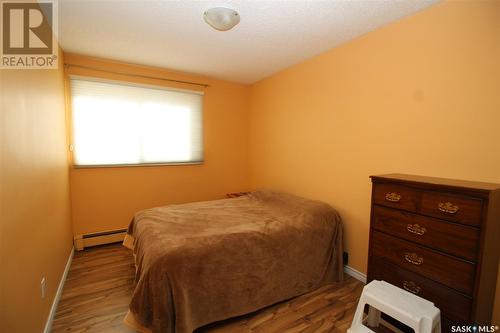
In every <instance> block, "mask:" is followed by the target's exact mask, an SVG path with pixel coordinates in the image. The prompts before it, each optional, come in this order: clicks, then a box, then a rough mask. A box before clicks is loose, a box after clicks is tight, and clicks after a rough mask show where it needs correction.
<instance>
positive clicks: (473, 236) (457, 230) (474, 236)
mask: <svg viewBox="0 0 500 333" xmlns="http://www.w3.org/2000/svg"><path fill="white" fill-rule="evenodd" d="M372 210H373V211H372V226H373V228H375V229H377V230H379V231H383V232H385V233H388V234H391V235H394V236H396V237H398V238H404V239H406V240H409V241H412V242H416V243H419V244H422V245H425V246H429V247H432V248H435V249H437V250H440V251H442V252H446V253H449V254H453V255H455V256H458V257H461V258H464V259H467V260H470V261H476V256H477V253H476V252H477V244H478V242H479V229H476V228H473V227H469V226H464V225H460V224H456V223H450V222H445V221H442V220H438V219H434V218H431V217H426V216H422V215H416V214H412V213H408V212H404V211H399V210H395V209H390V208H385V207H380V206H376V205H374V206H373V207H372Z"/></svg>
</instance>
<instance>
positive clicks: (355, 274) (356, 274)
mask: <svg viewBox="0 0 500 333" xmlns="http://www.w3.org/2000/svg"><path fill="white" fill-rule="evenodd" d="M344 273H346V274H348V275H350V276H352V277H353V278H355V279H356V280H359V281H361V282H363V283H366V274H363V273H361V272H360V271H358V270H355V269H354V268H352V267H350V266H347V265H345V266H344Z"/></svg>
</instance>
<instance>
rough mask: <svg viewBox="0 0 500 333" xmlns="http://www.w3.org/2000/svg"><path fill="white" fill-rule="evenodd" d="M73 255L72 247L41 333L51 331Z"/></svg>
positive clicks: (73, 249)
mask: <svg viewBox="0 0 500 333" xmlns="http://www.w3.org/2000/svg"><path fill="white" fill-rule="evenodd" d="M74 254H75V248H74V247H72V248H71V253H70V254H69V257H68V261H67V262H66V267H65V268H64V272H63V275H62V276H61V280H60V281H59V287H57V292H56V296H54V301H53V302H52V307H51V308H50V312H49V317H48V318H47V322H46V323H45V329H44V330H43V333H50V331H51V329H52V322H53V321H54V317H55V316H56V310H57V305H58V304H59V300H60V299H61V295H62V292H63V287H64V282H66V277H67V276H68V272H69V268H70V267H71V262H72V261H73V255H74Z"/></svg>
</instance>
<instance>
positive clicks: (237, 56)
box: [59, 0, 437, 83]
mask: <svg viewBox="0 0 500 333" xmlns="http://www.w3.org/2000/svg"><path fill="white" fill-rule="evenodd" d="M436 2H437V0H396V1H395V0H364V1H361V0H357V1H356V0H351V1H349V0H343V1H337V0H335V1H334V0H329V1H312V0H310V1H304V0H303V1H298V0H297V1H276V0H274V1H270V0H267V1H258V0H254V1H252V0H247V1H243V0H232V1H192V0H191V1H190V0H183V1H166V0H164V1H158V0H156V1H130V0H128V1H124V0H122V1H118V0H60V2H59V18H60V19H59V25H60V32H59V34H60V43H61V46H62V48H63V49H64V50H65V51H68V52H74V53H80V54H86V55H91V56H97V57H103V58H109V59H114V60H119V61H124V62H130V63H136V64H144V65H151V66H158V67H163V68H169V69H175V70H180V71H186V72H191V73H198V74H203V75H207V76H211V77H215V78H221V79H226V80H230V81H236V82H241V83H253V82H256V81H258V80H260V79H262V78H264V77H267V76H269V75H271V74H273V73H276V72H278V71H280V70H282V69H284V68H286V67H289V66H291V65H293V64H296V63H298V62H300V61H302V60H305V59H307V58H310V57H312V56H315V55H317V54H320V53H322V52H324V51H326V50H328V49H330V48H332V47H335V46H337V45H339V44H341V43H343V42H345V41H347V40H350V39H353V38H355V37H357V36H360V35H362V34H364V33H366V32H369V31H371V30H374V29H376V28H378V27H381V26H383V25H385V24H388V23H390V22H392V21H395V20H397V19H399V18H401V17H403V16H406V15H410V14H413V13H415V12H417V11H419V10H421V9H423V8H425V7H427V6H430V5H432V4H434V3H436ZM221 4H223V5H229V6H230V7H232V8H234V9H236V10H237V11H238V12H239V13H240V16H241V22H240V23H239V24H238V25H237V26H236V27H235V28H233V29H232V30H230V31H226V32H220V31H216V30H214V29H212V28H211V27H210V26H208V25H207V24H206V23H205V22H204V21H203V12H204V11H205V10H206V9H208V8H211V7H213V6H216V5H221Z"/></svg>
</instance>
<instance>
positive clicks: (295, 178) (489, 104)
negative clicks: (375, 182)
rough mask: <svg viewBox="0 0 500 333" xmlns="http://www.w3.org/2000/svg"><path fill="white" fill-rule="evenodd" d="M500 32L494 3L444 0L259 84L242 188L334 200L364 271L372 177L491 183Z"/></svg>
mask: <svg viewBox="0 0 500 333" xmlns="http://www.w3.org/2000/svg"><path fill="white" fill-rule="evenodd" d="M499 41H500V2H498V1H475V2H473V1H449V2H444V3H441V4H438V5H435V6H433V7H431V8H429V9H427V10H424V11H422V12H420V13H417V14H416V15H413V16H410V17H407V18H404V19H402V20H400V21H398V22H395V23H393V24H390V25H388V26H386V27H383V28H381V29H379V30H376V31H373V32H371V33H368V34H366V35H364V36H362V37H360V38H357V39H355V40H353V41H351V42H349V43H346V44H344V45H342V46H340V47H338V48H335V49H332V50H330V51H328V52H326V53H324V54H321V55H319V56H317V57H315V58H313V59H310V60H308V61H305V62H303V63H301V64H298V65H295V66H293V67H291V68H289V69H286V70H284V71H282V72H280V73H278V74H276V75H273V76H271V77H269V78H267V79H264V80H262V81H260V82H258V83H257V84H255V85H254V86H253V87H252V99H251V103H252V105H251V113H250V122H251V129H250V147H251V148H250V161H251V187H252V188H259V187H270V188H275V189H279V190H284V191H289V192H293V193H297V194H299V195H303V196H306V197H311V198H315V199H320V200H324V201H326V202H329V203H330V204H332V205H333V206H334V207H336V208H337V209H338V210H339V211H340V213H341V215H342V217H343V219H344V223H345V245H346V250H347V251H348V252H349V254H350V257H349V264H350V266H352V267H353V268H355V269H357V270H359V271H361V272H366V265H367V252H368V229H369V213H370V191H371V184H370V181H369V179H368V176H369V175H373V174H382V173H390V172H399V173H409V174H418V175H428V176H437V177H448V178H460V179H470V180H478V181H490V182H496V183H500V147H499V144H500V43H499ZM497 299H498V297H497ZM498 312H499V310H498V307H497V311H496V313H497V317H496V318H497V321H496V323H500V316H499V315H498Z"/></svg>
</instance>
